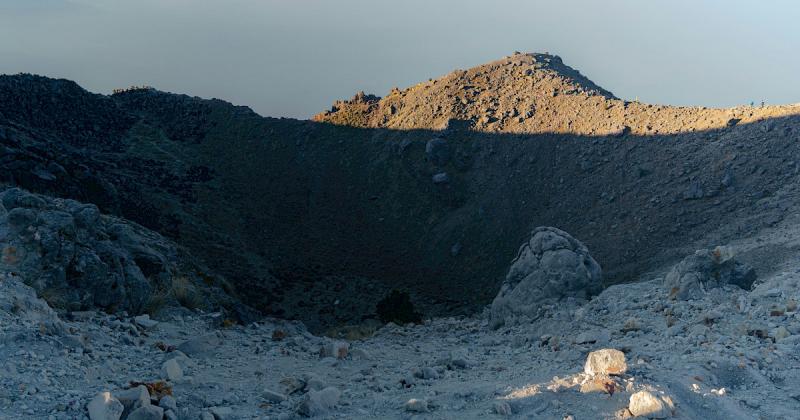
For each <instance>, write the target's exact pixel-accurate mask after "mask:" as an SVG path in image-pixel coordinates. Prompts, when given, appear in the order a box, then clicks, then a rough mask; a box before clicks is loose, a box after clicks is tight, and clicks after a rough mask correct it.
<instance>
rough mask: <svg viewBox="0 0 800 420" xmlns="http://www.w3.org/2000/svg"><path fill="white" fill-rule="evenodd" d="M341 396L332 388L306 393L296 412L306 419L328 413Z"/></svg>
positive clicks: (339, 392)
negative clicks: (306, 417)
mask: <svg viewBox="0 0 800 420" xmlns="http://www.w3.org/2000/svg"><path fill="white" fill-rule="evenodd" d="M341 396H342V393H341V391H339V390H338V389H336V388H334V387H327V388H325V389H322V390H319V391H314V390H311V391H308V394H306V395H305V398H304V399H303V401H302V402H301V403H300V406H299V407H298V409H297V412H298V413H299V414H301V415H303V416H308V417H313V416H318V415H321V414H325V413H328V412H329V411H330V410H332V409H333V408H334V407H335V406H336V404H337V403H338V402H339V398H341Z"/></svg>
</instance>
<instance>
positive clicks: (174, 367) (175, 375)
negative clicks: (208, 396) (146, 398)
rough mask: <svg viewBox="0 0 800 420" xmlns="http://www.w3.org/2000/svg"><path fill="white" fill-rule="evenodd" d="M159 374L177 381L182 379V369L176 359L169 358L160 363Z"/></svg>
mask: <svg viewBox="0 0 800 420" xmlns="http://www.w3.org/2000/svg"><path fill="white" fill-rule="evenodd" d="M161 376H162V377H164V378H166V379H168V380H170V381H172V382H178V381H180V380H182V379H183V369H181V365H180V364H179V363H178V361H177V360H176V359H169V360H167V361H166V362H164V363H163V364H162V365H161Z"/></svg>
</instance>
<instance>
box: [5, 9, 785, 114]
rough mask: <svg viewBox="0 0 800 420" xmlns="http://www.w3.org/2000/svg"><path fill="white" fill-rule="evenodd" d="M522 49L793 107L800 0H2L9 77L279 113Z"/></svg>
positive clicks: (590, 67) (617, 76) (677, 101)
mask: <svg viewBox="0 0 800 420" xmlns="http://www.w3.org/2000/svg"><path fill="white" fill-rule="evenodd" d="M514 51H522V52H549V53H551V54H557V55H559V56H561V58H562V59H563V60H564V62H565V63H566V64H568V65H570V66H572V67H574V68H576V69H578V70H580V71H581V73H583V74H584V75H586V76H587V77H589V78H590V79H592V80H593V81H594V82H595V83H597V84H598V85H600V86H602V87H604V88H606V89H608V90H610V91H611V92H613V93H614V94H615V95H616V96H618V97H621V98H625V99H636V98H638V99H639V100H641V101H643V102H650V103H659V104H670V105H698V106H726V107H727V106H736V105H741V104H749V103H750V102H751V101H752V102H756V103H760V102H761V101H762V100H763V101H766V102H767V103H768V104H781V103H795V102H800V83H798V81H799V80H798V79H799V78H800V77H799V76H800V2H798V1H796V0H765V1H752V0H604V1H600V0H550V1H541V0H526V1H523V0H492V1H485V0H402V1H400V0H392V1H389V0H224V1H222V0H0V73H6V74H14V73H20V72H25V73H35V74H41V75H45V76H50V77H57V78H67V79H71V80H74V81H76V82H78V83H79V84H80V85H81V86H83V87H84V88H86V89H88V90H90V91H93V92H98V93H104V94H107V93H110V92H111V90H112V89H114V88H120V87H127V86H130V85H151V86H154V87H156V88H158V89H160V90H164V91H169V92H176V93H186V94H190V95H195V96H200V97H205V98H220V99H224V100H227V101H230V102H233V103H235V104H237V105H246V106H249V107H251V108H253V110H255V111H256V112H258V113H259V114H261V115H264V116H274V117H292V118H309V117H311V116H312V115H314V114H316V113H318V112H321V111H323V110H325V109H328V108H329V107H330V105H331V104H332V103H333V101H335V100H337V99H345V98H350V97H352V96H353V95H354V94H355V93H356V92H358V91H361V90H363V91H365V92H367V93H373V94H376V95H379V96H383V95H385V94H386V93H387V92H389V90H390V89H391V88H392V87H395V86H396V87H400V88H403V87H407V86H411V85H414V84H416V83H418V82H421V81H425V80H427V79H429V78H436V77H439V76H441V75H444V74H446V73H448V72H450V71H452V70H454V69H458V68H462V69H464V68H469V67H472V66H475V65H478V64H482V63H485V62H488V61H492V60H496V59H499V58H501V57H503V56H506V55H509V54H511V53H513V52H514Z"/></svg>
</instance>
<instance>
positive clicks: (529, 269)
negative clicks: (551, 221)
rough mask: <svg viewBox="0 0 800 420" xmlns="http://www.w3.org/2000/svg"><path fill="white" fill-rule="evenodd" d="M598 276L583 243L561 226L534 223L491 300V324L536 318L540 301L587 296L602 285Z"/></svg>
mask: <svg viewBox="0 0 800 420" xmlns="http://www.w3.org/2000/svg"><path fill="white" fill-rule="evenodd" d="M601 278H602V271H601V269H600V265H599V264H597V262H596V261H595V260H594V258H592V256H591V255H589V250H588V249H587V248H586V246H585V245H584V244H583V243H581V242H580V241H578V240H577V239H575V238H573V237H572V236H570V235H569V234H568V233H566V232H564V231H562V230H560V229H556V228H553V227H537V228H536V229H534V230H533V233H532V234H531V239H530V240H529V241H527V242H525V243H524V244H523V245H522V247H520V249H519V252H518V254H517V257H516V258H515V259H514V261H513V262H512V263H511V268H509V270H508V274H507V275H506V279H505V281H504V282H503V285H502V286H501V288H500V292H499V293H498V294H497V297H495V299H494V302H492V309H491V325H492V327H493V328H499V327H500V326H502V325H504V324H507V323H512V322H513V321H514V320H518V319H519V318H526V317H527V318H535V317H536V316H537V313H538V309H539V308H540V306H541V305H542V304H545V303H549V302H555V301H558V300H559V299H561V298H565V297H575V298H586V297H588V296H590V295H592V294H595V293H597V292H598V291H599V290H600V289H601V284H600V280H601Z"/></svg>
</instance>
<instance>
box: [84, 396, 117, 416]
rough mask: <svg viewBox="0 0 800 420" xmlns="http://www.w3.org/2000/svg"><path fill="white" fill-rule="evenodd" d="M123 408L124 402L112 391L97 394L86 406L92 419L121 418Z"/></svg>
mask: <svg viewBox="0 0 800 420" xmlns="http://www.w3.org/2000/svg"><path fill="white" fill-rule="evenodd" d="M122 410H123V407H122V403H121V402H119V400H118V399H116V398H114V396H113V395H111V393H110V392H101V393H99V394H97V396H96V397H94V399H92V401H91V402H89V405H87V406H86V411H88V413H89V419H90V420H119V418H120V416H122Z"/></svg>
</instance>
